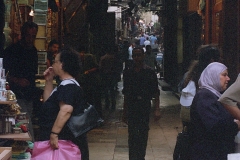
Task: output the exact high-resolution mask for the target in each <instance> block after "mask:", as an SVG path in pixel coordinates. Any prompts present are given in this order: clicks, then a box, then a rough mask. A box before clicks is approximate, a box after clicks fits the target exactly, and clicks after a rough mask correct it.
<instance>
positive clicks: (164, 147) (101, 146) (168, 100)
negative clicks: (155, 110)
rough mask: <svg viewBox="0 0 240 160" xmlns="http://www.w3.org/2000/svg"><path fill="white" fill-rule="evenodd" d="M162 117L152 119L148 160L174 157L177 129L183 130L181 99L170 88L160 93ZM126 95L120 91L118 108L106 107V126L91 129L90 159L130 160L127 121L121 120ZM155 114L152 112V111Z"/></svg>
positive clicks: (89, 134) (147, 153) (89, 138)
mask: <svg viewBox="0 0 240 160" xmlns="http://www.w3.org/2000/svg"><path fill="white" fill-rule="evenodd" d="M119 86H120V89H119V91H121V90H122V88H121V87H122V85H121V84H119ZM160 101H161V102H160V104H161V111H162V118H161V119H160V120H159V122H157V123H156V122H154V121H153V119H152V118H151V120H150V131H149V139H148V146H147V151H146V156H145V159H146V160H172V159H173V158H172V154H173V150H174V146H175V143H176V137H177V134H178V132H180V131H181V121H180V118H179V110H180V106H179V100H178V99H177V98H176V97H175V95H174V94H173V93H172V92H171V91H162V90H161V96H160ZM122 106H123V95H122V94H121V92H119V93H118V98H117V109H116V110H115V111H108V110H104V115H105V124H104V126H102V127H100V128H97V129H94V130H92V131H90V132H89V133H88V140H89V150H90V160H128V133H127V125H126V124H124V123H122V122H121V113H122ZM151 117H153V115H151Z"/></svg>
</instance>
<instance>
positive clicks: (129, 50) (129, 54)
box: [128, 46, 133, 60]
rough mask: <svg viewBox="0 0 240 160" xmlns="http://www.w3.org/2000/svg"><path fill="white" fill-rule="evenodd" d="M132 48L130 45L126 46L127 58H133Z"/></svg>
mask: <svg viewBox="0 0 240 160" xmlns="http://www.w3.org/2000/svg"><path fill="white" fill-rule="evenodd" d="M132 50H133V48H132V46H130V47H128V59H130V60H132V59H133V58H132Z"/></svg>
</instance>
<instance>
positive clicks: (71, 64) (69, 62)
mask: <svg viewBox="0 0 240 160" xmlns="http://www.w3.org/2000/svg"><path fill="white" fill-rule="evenodd" d="M59 54H60V62H61V63H62V69H63V70H64V71H65V72H67V73H69V74H70V75H71V76H73V77H74V78H76V77H77V76H78V74H79V73H80V70H81V65H80V57H79V55H78V53H77V51H75V50H73V49H72V48H64V49H62V50H61V51H60V53H59Z"/></svg>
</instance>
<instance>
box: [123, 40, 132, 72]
mask: <svg viewBox="0 0 240 160" xmlns="http://www.w3.org/2000/svg"><path fill="white" fill-rule="evenodd" d="M133 48H134V44H133V43H131V44H130V45H129V47H128V60H127V61H126V63H125V69H129V68H131V67H132V65H133V58H132V50H133Z"/></svg>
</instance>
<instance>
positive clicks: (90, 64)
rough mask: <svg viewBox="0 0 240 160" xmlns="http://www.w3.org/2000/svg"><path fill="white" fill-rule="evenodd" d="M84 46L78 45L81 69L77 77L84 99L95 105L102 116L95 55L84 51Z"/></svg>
mask: <svg viewBox="0 0 240 160" xmlns="http://www.w3.org/2000/svg"><path fill="white" fill-rule="evenodd" d="M86 50H87V49H86V47H85V46H79V48H78V52H79V54H80V59H81V65H82V68H81V69H82V70H81V71H80V75H79V77H78V78H77V81H78V82H79V84H80V85H81V87H82V89H83V92H84V98H85V99H86V101H87V102H88V103H90V104H92V105H94V106H95V107H96V110H97V111H98V113H99V115H100V116H102V104H101V78H100V73H99V66H98V63H97V61H96V57H95V56H94V55H93V54H90V53H86Z"/></svg>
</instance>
